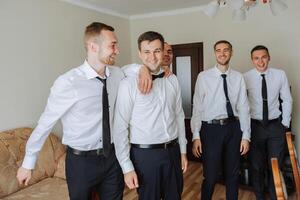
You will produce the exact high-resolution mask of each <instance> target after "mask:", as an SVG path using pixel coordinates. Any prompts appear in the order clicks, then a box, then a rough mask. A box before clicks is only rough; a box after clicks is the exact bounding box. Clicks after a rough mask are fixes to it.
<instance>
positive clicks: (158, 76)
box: [152, 72, 165, 81]
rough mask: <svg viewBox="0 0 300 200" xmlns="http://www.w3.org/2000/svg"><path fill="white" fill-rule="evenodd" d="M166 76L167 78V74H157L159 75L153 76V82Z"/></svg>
mask: <svg viewBox="0 0 300 200" xmlns="http://www.w3.org/2000/svg"><path fill="white" fill-rule="evenodd" d="M164 76H165V72H163V73H160V74H157V75H154V74H152V80H153V81H154V80H155V79H157V78H163V77H164Z"/></svg>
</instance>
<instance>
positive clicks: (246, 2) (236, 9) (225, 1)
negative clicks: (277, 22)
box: [202, 0, 287, 21]
mask: <svg viewBox="0 0 300 200" xmlns="http://www.w3.org/2000/svg"><path fill="white" fill-rule="evenodd" d="M257 4H264V5H267V4H268V5H269V6H270V10H271V12H272V14H273V15H274V16H276V15H279V14H280V13H282V12H283V11H284V10H286V9H287V4H286V3H285V2H284V0H214V1H212V2H210V3H209V4H207V5H205V6H204V7H203V8H202V10H203V12H204V13H205V14H206V15H208V16H210V17H214V16H216V15H217V13H218V11H219V9H220V8H221V7H225V6H227V5H228V6H230V7H231V8H232V9H233V13H232V19H233V20H234V21H244V20H246V18H247V15H246V12H247V11H249V10H250V9H251V8H253V7H255V6H256V5H257Z"/></svg>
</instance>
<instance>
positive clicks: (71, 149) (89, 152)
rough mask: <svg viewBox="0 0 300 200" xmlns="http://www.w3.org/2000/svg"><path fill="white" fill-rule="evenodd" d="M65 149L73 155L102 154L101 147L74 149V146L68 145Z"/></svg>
mask: <svg viewBox="0 0 300 200" xmlns="http://www.w3.org/2000/svg"><path fill="white" fill-rule="evenodd" d="M67 151H68V152H70V153H72V154H74V155H77V156H102V155H104V154H103V149H94V150H89V151H81V150H78V149H74V148H72V147H69V146H68V148H67Z"/></svg>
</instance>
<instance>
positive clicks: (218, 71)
mask: <svg viewBox="0 0 300 200" xmlns="http://www.w3.org/2000/svg"><path fill="white" fill-rule="evenodd" d="M217 66H218V64H216V65H215V67H214V72H215V74H216V75H217V76H221V74H226V75H229V74H230V71H231V67H230V66H229V67H228V69H227V71H226V72H225V73H223V72H221V71H220V70H219V68H218V67H217Z"/></svg>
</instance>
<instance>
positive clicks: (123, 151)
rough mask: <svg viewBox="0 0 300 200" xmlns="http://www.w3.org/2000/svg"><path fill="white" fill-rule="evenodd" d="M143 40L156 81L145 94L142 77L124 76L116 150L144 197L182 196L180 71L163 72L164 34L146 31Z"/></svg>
mask: <svg viewBox="0 0 300 200" xmlns="http://www.w3.org/2000/svg"><path fill="white" fill-rule="evenodd" d="M138 45H139V57H140V59H141V60H142V62H143V65H144V66H146V67H147V68H148V69H149V71H150V72H151V74H152V76H153V86H152V89H151V91H150V93H149V94H147V95H144V94H142V93H141V92H140V91H139V90H138V87H137V81H138V77H126V78H125V79H123V80H122V81H121V83H120V88H119V92H118V98H117V99H118V100H117V103H116V112H115V120H114V129H113V130H114V135H113V139H114V143H115V145H116V155H117V158H118V160H119V163H120V165H121V167H122V170H123V173H124V179H125V183H126V184H127V186H128V187H129V188H130V189H134V188H137V191H138V194H139V199H141V200H143V199H161V198H162V199H166V200H178V199H181V193H182V189H183V176H182V173H183V172H185V171H186V169H187V158H186V139H185V127H184V113H183V109H182V105H181V94H180V86H179V84H178V81H177V79H176V76H175V75H171V76H170V77H168V78H163V76H164V73H163V70H162V69H161V68H160V66H161V63H162V57H163V45H164V39H163V36H162V35H161V34H159V33H157V32H152V31H149V32H145V33H143V34H142V35H140V37H139V39H138ZM135 65H136V64H135Z"/></svg>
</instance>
